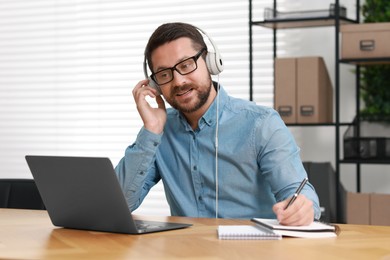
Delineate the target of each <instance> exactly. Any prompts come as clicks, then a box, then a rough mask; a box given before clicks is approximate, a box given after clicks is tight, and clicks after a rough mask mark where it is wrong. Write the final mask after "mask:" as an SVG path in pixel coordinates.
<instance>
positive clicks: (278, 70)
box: [274, 58, 297, 124]
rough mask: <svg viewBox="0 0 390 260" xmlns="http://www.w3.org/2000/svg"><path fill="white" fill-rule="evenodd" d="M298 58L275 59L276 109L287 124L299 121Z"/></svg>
mask: <svg viewBox="0 0 390 260" xmlns="http://www.w3.org/2000/svg"><path fill="white" fill-rule="evenodd" d="M296 63H297V61H296V58H277V59H275V102H274V104H275V109H276V110H277V111H278V112H279V114H280V116H281V117H282V119H283V121H284V122H285V123H286V124H293V123H296V122H297V112H296V110H297V70H296Z"/></svg>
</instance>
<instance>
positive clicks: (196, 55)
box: [150, 48, 206, 85]
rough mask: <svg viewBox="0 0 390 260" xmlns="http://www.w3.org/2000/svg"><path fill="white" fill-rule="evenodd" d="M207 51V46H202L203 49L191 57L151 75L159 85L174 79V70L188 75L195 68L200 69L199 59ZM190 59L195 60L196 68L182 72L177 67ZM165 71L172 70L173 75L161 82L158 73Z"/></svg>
mask: <svg viewBox="0 0 390 260" xmlns="http://www.w3.org/2000/svg"><path fill="white" fill-rule="evenodd" d="M205 51H206V48H202V49H201V50H200V51H199V52H198V53H197V54H195V55H194V56H192V57H189V58H187V59H184V60H182V61H180V62H178V63H176V64H175V65H174V66H173V67H170V68H165V69H162V70H159V71H157V72H155V73H152V74H151V75H150V77H151V78H152V79H153V80H154V81H155V82H156V83H157V84H158V85H165V84H167V83H169V82H171V81H173V79H174V73H173V72H174V71H177V72H178V73H179V74H180V75H182V76H184V75H188V74H190V73H192V72H194V71H195V70H197V69H198V59H199V58H200V56H202V54H203V52H205ZM189 60H193V61H194V63H195V68H194V69H193V70H191V71H189V72H186V73H181V72H180V71H179V70H178V69H177V68H176V67H177V66H178V65H180V64H182V63H185V62H186V61H189ZM163 71H170V72H171V75H172V78H171V79H170V80H168V81H167V82H164V83H159V82H158V81H157V78H156V75H157V74H158V73H161V72H163Z"/></svg>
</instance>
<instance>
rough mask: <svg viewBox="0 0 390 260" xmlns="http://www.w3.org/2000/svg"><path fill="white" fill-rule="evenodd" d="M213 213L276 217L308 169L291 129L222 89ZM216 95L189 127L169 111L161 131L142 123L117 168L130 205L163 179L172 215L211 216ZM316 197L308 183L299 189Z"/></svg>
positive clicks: (317, 213) (317, 210)
mask: <svg viewBox="0 0 390 260" xmlns="http://www.w3.org/2000/svg"><path fill="white" fill-rule="evenodd" d="M219 95H220V97H219V123H218V124H219V135H218V136H219V141H218V143H219V145H218V217H221V218H241V219H249V218H253V217H260V218H274V217H275V215H274V213H273V211H272V206H273V205H274V204H275V203H276V202H279V201H282V200H285V199H287V198H288V197H291V196H292V195H293V194H294V192H295V190H296V189H297V187H298V186H299V184H300V182H301V181H302V180H303V179H304V178H305V177H306V176H307V174H306V172H305V170H304V168H303V165H302V162H301V159H300V156H299V148H298V147H297V145H296V143H295V141H294V139H293V136H292V135H291V133H290V131H289V130H288V128H287V127H286V126H285V124H284V122H283V121H282V120H281V118H280V117H279V115H278V114H277V112H276V111H275V110H273V109H271V108H266V107H263V106H258V105H256V104H255V103H252V102H249V101H245V100H241V99H237V98H233V97H231V96H228V95H227V93H226V92H225V91H224V90H223V89H222V88H221V90H220V93H219ZM216 102H217V98H216V99H215V100H214V102H213V104H212V105H211V106H210V108H209V109H208V111H207V112H206V113H205V114H204V116H203V117H202V118H201V119H200V120H199V127H198V129H196V130H193V129H192V128H191V127H190V125H189V124H188V123H187V121H186V119H185V118H184V116H183V115H182V114H181V113H180V112H178V111H177V110H175V109H172V108H169V109H168V110H167V123H166V125H165V128H164V132H163V134H161V135H157V134H153V133H151V132H149V131H148V130H146V129H144V128H142V129H141V130H140V132H139V133H138V136H137V139H136V141H135V142H134V143H133V144H132V145H131V146H129V147H128V148H127V149H126V151H125V156H124V157H123V158H122V159H121V161H120V162H119V164H118V165H117V166H116V168H115V170H116V172H117V176H118V179H119V182H120V184H121V186H122V189H123V191H124V194H125V197H126V199H127V203H128V205H129V207H130V209H131V210H135V209H136V208H137V207H138V206H139V205H140V204H141V203H142V200H143V199H144V198H145V196H146V195H147V194H148V192H149V190H150V189H151V188H152V187H153V185H155V184H156V183H157V182H159V181H160V180H162V181H163V184H164V189H165V193H166V198H167V201H168V203H169V206H170V210H171V214H172V215H173V216H190V217H215V211H216V209H215V208H216V192H215V191H216V188H215V183H216V180H215V176H216V174H215V172H216V171H215V166H216V163H215V160H216V157H215V154H216V153H215V132H216V107H217V104H216ZM302 194H304V195H305V196H306V197H307V198H309V199H311V200H312V201H313V203H314V212H315V218H316V219H319V217H320V214H321V213H320V208H319V201H318V197H317V194H316V192H315V191H314V188H313V186H312V185H311V184H310V183H308V184H307V185H305V187H304V189H303V190H302Z"/></svg>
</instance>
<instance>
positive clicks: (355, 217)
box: [346, 192, 370, 225]
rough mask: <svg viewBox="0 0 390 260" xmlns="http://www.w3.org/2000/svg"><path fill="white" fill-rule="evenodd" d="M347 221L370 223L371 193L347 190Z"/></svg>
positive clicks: (351, 222)
mask: <svg viewBox="0 0 390 260" xmlns="http://www.w3.org/2000/svg"><path fill="white" fill-rule="evenodd" d="M346 223H347V224H363V225H369V224H370V194H367V193H354V192H347V194H346Z"/></svg>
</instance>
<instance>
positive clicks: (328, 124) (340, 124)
mask: <svg viewBox="0 0 390 260" xmlns="http://www.w3.org/2000/svg"><path fill="white" fill-rule="evenodd" d="M286 125H287V126H291V127H295V126H296V127H300V126H308V127H310V126H311V127H316V126H336V123H295V124H293V123H288V124H286ZM337 125H338V126H350V125H353V123H339V124H337Z"/></svg>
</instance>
